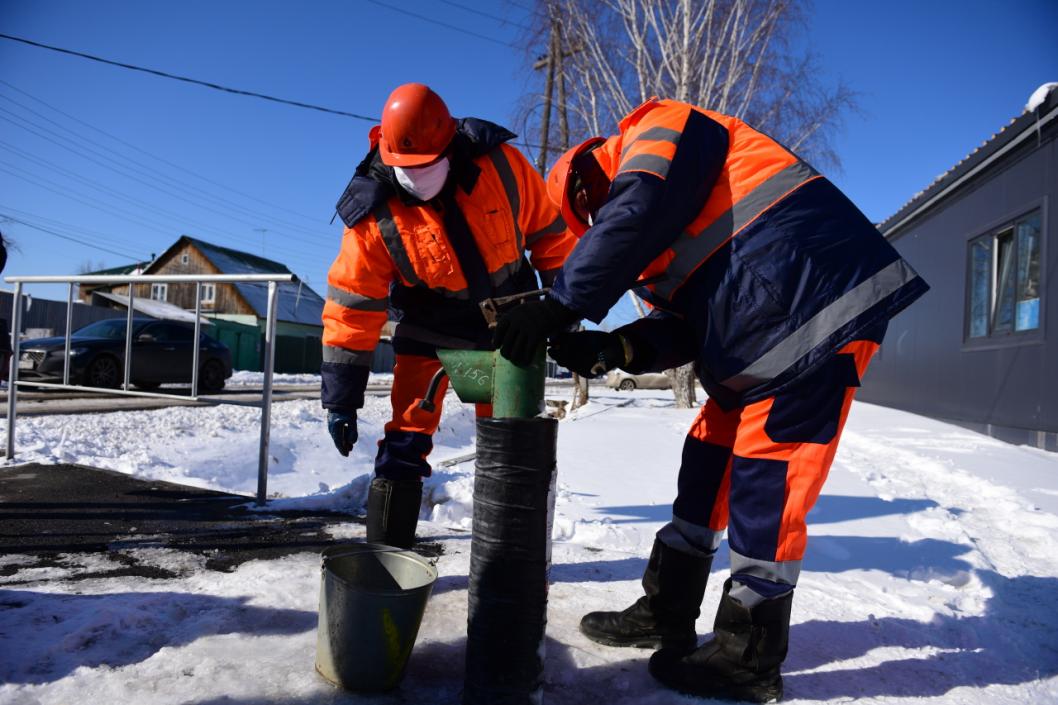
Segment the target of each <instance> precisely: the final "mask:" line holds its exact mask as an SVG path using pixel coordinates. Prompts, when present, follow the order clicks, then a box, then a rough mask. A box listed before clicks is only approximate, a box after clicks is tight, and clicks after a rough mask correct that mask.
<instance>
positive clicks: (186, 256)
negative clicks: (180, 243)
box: [180, 252, 191, 264]
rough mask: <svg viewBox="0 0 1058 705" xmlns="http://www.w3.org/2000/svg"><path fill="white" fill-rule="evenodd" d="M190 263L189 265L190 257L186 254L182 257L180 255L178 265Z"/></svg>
mask: <svg viewBox="0 0 1058 705" xmlns="http://www.w3.org/2000/svg"><path fill="white" fill-rule="evenodd" d="M190 263H191V255H189V254H188V253H186V252H185V253H183V254H182V255H180V264H190Z"/></svg>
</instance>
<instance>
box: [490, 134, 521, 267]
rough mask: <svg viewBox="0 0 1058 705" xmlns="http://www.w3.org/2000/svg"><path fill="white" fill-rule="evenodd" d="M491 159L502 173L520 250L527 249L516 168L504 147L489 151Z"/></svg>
mask: <svg viewBox="0 0 1058 705" xmlns="http://www.w3.org/2000/svg"><path fill="white" fill-rule="evenodd" d="M489 160H490V161H491V162H492V165H493V166H494V167H496V173H497V174H499V175H500V182H501V183H502V184H503V190H504V191H505V192H506V194H507V202H508V203H509V204H510V206H511V217H512V218H513V219H514V236H515V238H516V240H517V243H518V252H519V253H521V252H524V251H525V238H524V237H522V227H521V226H520V225H519V224H518V217H519V214H520V213H521V210H522V197H521V194H520V193H519V192H518V180H517V179H515V178H514V170H513V169H511V164H510V162H508V161H507V155H505V154H504V153H503V150H502V149H494V150H492V151H491V152H489Z"/></svg>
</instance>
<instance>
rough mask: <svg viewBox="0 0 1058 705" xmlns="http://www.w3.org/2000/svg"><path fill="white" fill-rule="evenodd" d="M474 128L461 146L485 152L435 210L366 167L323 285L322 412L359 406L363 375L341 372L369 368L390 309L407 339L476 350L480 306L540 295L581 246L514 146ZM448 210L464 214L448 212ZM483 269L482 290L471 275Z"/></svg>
mask: <svg viewBox="0 0 1058 705" xmlns="http://www.w3.org/2000/svg"><path fill="white" fill-rule="evenodd" d="M468 122H470V121H466V120H464V121H463V123H462V124H461V125H460V128H461V132H460V133H459V135H461V136H462V137H463V138H466V143H467V144H469V145H471V147H480V149H479V150H478V154H477V155H476V156H473V158H469V159H466V160H463V161H462V162H460V161H459V160H458V159H456V158H453V161H454V162H455V163H453V176H452V177H450V178H451V179H452V180H453V182H452V184H450V185H449V186H446V191H445V192H444V193H443V195H442V196H439V197H438V198H436V199H434V200H433V201H431V202H429V203H422V202H420V201H417V200H415V199H411V198H408V197H407V196H406V195H403V194H402V193H399V192H397V191H396V190H395V189H393V188H392V187H390V186H389V185H387V184H381V185H380V182H379V181H378V180H377V179H374V178H372V177H371V174H370V173H369V170H368V169H367V168H365V166H364V165H361V169H358V176H357V177H356V178H354V179H353V181H352V182H351V183H350V188H349V189H347V193H346V194H345V195H343V202H345V203H348V202H355V203H356V205H355V207H353V208H352V209H351V211H350V212H351V213H352V215H350V214H349V213H346V212H343V213H342V215H343V219H346V218H348V219H347V220H346V225H347V227H346V230H345V233H344V235H343V238H342V246H341V250H340V252H339V253H338V257H337V258H336V259H335V260H334V263H333V264H332V265H331V268H330V271H329V273H328V277H327V280H328V296H327V302H326V304H325V306H324V310H323V325H324V333H323V360H324V363H323V367H322V374H323V377H324V395H323V401H324V406H328V407H330V408H348V407H349V406H350V405H351V404H355V406H353V408H358V407H359V406H360V405H361V404H362V387H361V389H360V390H359V392H355V393H351V392H350V391H349V390H348V387H349V386H350V385H353V386H360V380H361V377H363V379H364V380H366V375H362V374H360V373H359V372H350V371H349V370H342V369H339V368H340V367H343V366H344V367H349V366H358V367H365V366H367V365H369V364H370V361H371V354H372V352H373V351H374V349H375V346H376V345H377V343H378V339H379V335H380V333H381V330H382V326H383V325H384V324H385V322H386V320H387V317H388V316H387V309H392V310H393V312H394V315H395V317H396V318H397V320H398V321H400V322H401V326H400V328H399V330H400V331H403V333H401V334H402V335H405V336H407V335H409V334H410V335H414V332H413V331H416V330H418V331H422V332H423V334H424V336H425V337H431V338H432V336H431V335H430V334H433V335H434V336H436V335H442V336H445V337H446V338H448V339H456V340H461V341H463V343H464V346H466V347H472V346H476V345H481V344H483V342H484V341H486V340H487V339H488V337H489V335H488V329H487V327H486V325H485V321H484V318H483V317H482V315H481V313H480V311H479V308H478V302H479V300H480V299H481V298H484V297H485V296H505V295H508V294H513V293H518V292H521V291H527V290H530V289H533V288H535V287H536V286H537V283H536V275H535V274H534V271H533V270H534V269H535V270H536V271H537V272H539V273H540V275H541V278H542V279H544V280H545V281H546V282H547V283H550V282H551V279H553V276H554V273H555V272H556V271H557V270H558V269H559V268H560V267H561V266H562V263H563V262H564V261H565V258H566V256H567V255H568V254H569V252H570V251H571V250H572V249H573V246H574V245H575V244H576V240H575V238H574V237H573V236H572V235H571V234H570V233H569V232H568V230H567V229H566V227H565V223H564V222H563V221H562V218H561V216H560V215H559V213H558V209H557V208H556V207H555V206H554V205H553V204H552V203H551V202H550V201H549V200H548V198H547V195H546V192H545V189H544V183H543V179H542V178H541V177H540V175H539V174H538V173H537V172H536V171H535V170H534V169H533V168H532V166H531V165H530V164H529V162H528V161H527V160H526V159H525V157H524V156H522V154H521V153H520V152H519V151H518V150H516V149H514V148H513V147H510V146H507V145H506V144H502V143H501V142H502V141H503V140H505V139H509V138H510V136H512V135H510V133H509V132H506V131H505V130H502V128H498V127H497V128H495V130H496V131H500V130H502V132H499V136H500V139H499V140H497V138H496V136H495V135H496V133H495V132H492V133H488V132H487V129H488V128H489V127H490V126H491V124H490V123H484V122H483V121H473V122H472V124H471V125H470V128H472V129H474V130H477V132H476V133H471V132H470V130H468V129H466V128H467V125H466V123H468ZM483 126H484V127H483ZM491 127H495V126H491ZM483 131H486V132H485V134H486V135H488V134H491V135H492V137H491V139H492V142H493V143H490V142H489V141H488V139H487V138H482V137H481V136H480V135H481V133H482V132H483ZM468 133H470V135H471V136H470V138H467V134H468ZM368 161H369V160H365V164H366V163H367V162H368ZM350 189H353V190H354V192H353V193H352V194H350V192H349V191H350ZM453 203H454V204H455V206H456V208H457V212H451V211H448V212H446V209H450V208H451V207H452V204H453ZM340 206H341V203H340ZM350 221H352V222H350ZM453 228H454V229H455V232H454V231H453ZM527 254H528V255H529V256H530V259H531V263H532V266H531V267H530V264H529V262H527V261H526V255H527ZM482 267H483V269H484V272H482V275H483V276H482V277H481V279H484V280H485V281H484V283H482V282H481V281H478V280H477V279H478V278H475V277H474V276H469V277H468V276H467V275H466V274H465V271H470V272H472V273H477V272H478V270H479V269H480V268H482ZM468 279H471V281H470V282H468ZM328 379H330V380H331V384H330V385H328V384H327V381H328ZM328 387H329V388H328ZM354 391H355V390H354Z"/></svg>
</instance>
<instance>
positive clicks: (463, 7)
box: [441, 0, 531, 30]
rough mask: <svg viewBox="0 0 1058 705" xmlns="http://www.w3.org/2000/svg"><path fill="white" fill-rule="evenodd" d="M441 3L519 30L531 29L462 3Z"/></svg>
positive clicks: (443, 0)
mask: <svg viewBox="0 0 1058 705" xmlns="http://www.w3.org/2000/svg"><path fill="white" fill-rule="evenodd" d="M441 2H443V3H444V4H445V5H451V6H452V7H458V8H459V9H460V10H464V11H466V12H472V13H474V14H475V15H480V16H481V17H487V18H489V19H490V20H495V21H496V22H499V23H501V24H509V25H514V26H515V27H518V28H519V29H524V30H530V29H531V27H528V26H526V25H524V24H521V23H520V22H515V21H514V20H511V19H507V18H506V17H501V16H499V15H494V14H492V13H491V12H485V11H484V10H479V9H478V8H476V7H470V6H468V5H464V4H463V3H460V2H455V0H441Z"/></svg>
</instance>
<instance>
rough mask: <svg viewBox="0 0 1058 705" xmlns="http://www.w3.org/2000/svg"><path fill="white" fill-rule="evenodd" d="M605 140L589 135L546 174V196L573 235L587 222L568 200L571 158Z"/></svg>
mask: <svg viewBox="0 0 1058 705" xmlns="http://www.w3.org/2000/svg"><path fill="white" fill-rule="evenodd" d="M604 142H606V139H605V138H603V137H591V138H589V139H586V140H584V141H583V142H581V143H580V144H578V145H577V146H576V147H572V148H570V149H568V150H567V151H566V153H565V154H563V155H562V156H561V157H559V158H558V161H557V162H555V165H554V166H553V167H551V171H549V172H548V174H547V196H548V198H550V199H551V202H552V203H554V204H555V205H556V206H558V208H559V211H560V212H561V213H562V219H563V220H565V221H566V227H568V228H569V229H570V230H571V231H572V232H573V234H574V235H576V236H577V237H580V236H581V235H583V234H584V233H585V232H587V230H588V224H587V223H586V222H584V221H583V220H581V219H580V218H579V217H578V216H577V212H576V211H575V210H573V203H572V201H571V200H570V196H571V194H570V192H569V188H570V180H571V179H572V177H573V160H574V159H576V158H577V157H579V156H580V155H582V154H584V153H585V152H589V151H591V150H593V149H595V148H596V147H598V146H599V145H601V144H603V143H604Z"/></svg>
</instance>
